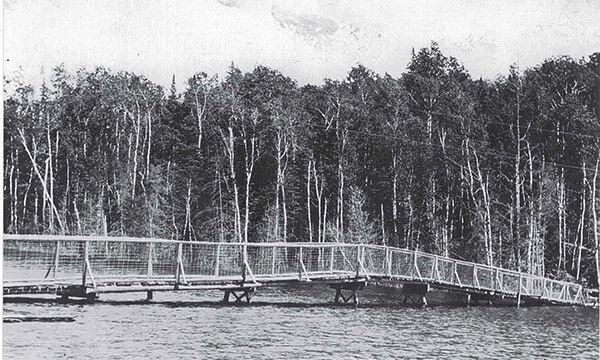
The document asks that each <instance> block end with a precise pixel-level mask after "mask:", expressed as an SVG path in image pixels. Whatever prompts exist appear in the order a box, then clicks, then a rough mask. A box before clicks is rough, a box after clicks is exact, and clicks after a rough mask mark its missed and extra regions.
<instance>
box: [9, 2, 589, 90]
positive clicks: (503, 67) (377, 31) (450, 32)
mask: <svg viewBox="0 0 600 360" xmlns="http://www.w3.org/2000/svg"><path fill="white" fill-rule="evenodd" d="M3 35H4V72H5V74H9V75H10V74H11V73H13V72H14V71H16V70H18V69H19V68H22V74H23V76H24V78H25V79H27V80H30V81H39V80H40V79H41V77H42V75H41V74H46V75H47V74H48V73H49V70H50V69H51V68H53V67H54V66H56V65H58V64H60V63H65V65H66V66H67V68H68V69H70V70H76V69H77V68H79V67H82V66H85V67H88V68H92V67H93V66H95V65H102V66H107V67H109V68H111V69H112V70H114V71H118V70H128V71H133V72H135V73H138V74H140V75H145V76H146V77H148V78H149V79H151V80H152V81H154V82H157V83H159V84H161V85H163V86H165V87H168V86H169V85H170V82H171V77H172V75H173V74H175V75H176V78H177V82H178V85H179V86H180V88H179V90H180V91H181V90H183V85H182V84H183V83H184V82H185V80H186V79H187V78H188V77H190V76H191V75H192V74H193V73H195V72H198V71H204V72H207V73H208V74H215V73H216V74H221V75H222V74H224V73H225V72H226V71H227V68H228V66H229V65H230V64H231V63H232V62H233V63H235V64H236V65H237V66H238V67H240V68H241V69H242V70H244V71H250V70H252V68H253V67H254V66H256V65H259V64H261V65H267V66H270V67H273V68H276V69H278V70H280V71H281V72H283V73H284V74H285V75H288V76H290V77H292V78H294V79H296V80H297V81H298V82H299V83H300V84H301V85H302V84H305V83H313V84H319V83H321V82H322V79H323V78H325V77H327V78H333V79H341V78H343V77H345V76H346V75H347V73H348V71H349V70H350V68H351V67H352V66H354V65H356V64H357V63H361V64H363V65H365V66H366V67H368V68H370V69H372V70H374V71H375V72H377V73H380V74H384V73H386V72H387V73H389V74H391V75H393V76H399V75H400V74H401V73H402V72H404V71H405V69H406V65H407V64H408V62H409V60H410V55H411V49H412V48H413V47H414V48H415V49H419V48H421V47H425V46H428V45H429V44H430V42H431V41H432V40H435V41H437V42H438V43H439V45H440V48H441V50H442V52H444V54H446V55H450V56H454V57H456V58H457V59H458V60H459V61H460V62H461V63H463V65H464V66H465V67H466V68H467V70H469V72H470V73H471V75H472V76H473V77H475V78H478V77H480V76H481V77H483V78H488V79H494V78H495V77H496V76H497V75H499V74H506V73H507V72H508V67H509V66H510V65H511V64H513V63H517V64H518V65H519V66H520V67H521V68H522V69H524V68H526V67H529V66H533V65H535V64H538V63H540V62H541V61H543V60H544V59H545V58H548V57H551V56H555V55H565V54H566V55H570V56H572V57H575V58H580V57H582V56H588V55H590V54H591V53H593V52H597V51H600V1H598V0H589V1H586V0H579V1H575V0H574V1H568V0H560V1H551V0H543V1H542V0H538V1H531V0H525V1H524V0H519V1H516V0H510V1H507V0H496V1H483V0H461V1H458V0H454V1H450V0H440V1H426V0H421V1H416V0H415V1H381V0H379V1H369V0H361V1H348V0H347V1H338V0H321V1H307V0H303V1H274V0H204V1H187V0H185V1H181V0H179V1H167V0H156V1H154V0H144V1H138V0H111V1H107V0H105V1H99V0H92V1H75V0H73V1H65V0H55V1H48V0H10V1H9V0H5V1H4V34H3ZM42 67H43V68H44V69H45V70H41V69H42Z"/></svg>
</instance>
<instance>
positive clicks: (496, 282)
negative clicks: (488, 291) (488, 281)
mask: <svg viewBox="0 0 600 360" xmlns="http://www.w3.org/2000/svg"><path fill="white" fill-rule="evenodd" d="M493 276H494V279H493V280H494V282H493V284H494V293H495V292H496V291H497V290H498V268H494V275H493Z"/></svg>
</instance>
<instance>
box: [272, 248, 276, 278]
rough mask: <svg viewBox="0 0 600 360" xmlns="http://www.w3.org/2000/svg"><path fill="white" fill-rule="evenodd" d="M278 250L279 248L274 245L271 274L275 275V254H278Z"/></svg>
mask: <svg viewBox="0 0 600 360" xmlns="http://www.w3.org/2000/svg"><path fill="white" fill-rule="evenodd" d="M276 250H277V247H276V246H273V253H272V254H271V255H272V258H271V275H275V255H276V252H275V251H276Z"/></svg>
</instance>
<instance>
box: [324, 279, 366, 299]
mask: <svg viewBox="0 0 600 360" xmlns="http://www.w3.org/2000/svg"><path fill="white" fill-rule="evenodd" d="M329 287H330V288H332V289H335V296H334V299H333V301H334V302H335V303H336V304H348V303H352V304H354V305H358V295H357V292H358V290H362V289H364V287H365V283H364V282H362V281H361V282H359V281H356V282H342V283H335V284H329ZM344 290H346V293H344Z"/></svg>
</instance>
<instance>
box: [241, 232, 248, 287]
mask: <svg viewBox="0 0 600 360" xmlns="http://www.w3.org/2000/svg"><path fill="white" fill-rule="evenodd" d="M247 263H248V244H247V243H245V242H244V244H243V245H242V269H241V270H242V282H246V264H247Z"/></svg>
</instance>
